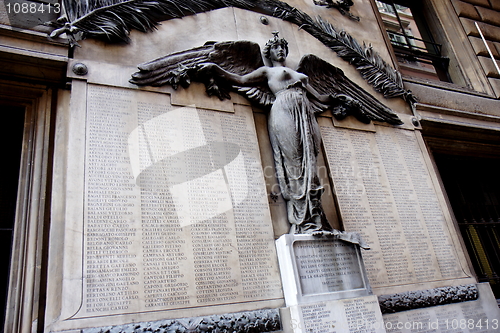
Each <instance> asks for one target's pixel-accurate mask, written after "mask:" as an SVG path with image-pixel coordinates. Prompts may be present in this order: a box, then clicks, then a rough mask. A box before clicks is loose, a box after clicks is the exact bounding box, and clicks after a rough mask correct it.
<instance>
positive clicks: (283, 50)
mask: <svg viewBox="0 0 500 333" xmlns="http://www.w3.org/2000/svg"><path fill="white" fill-rule="evenodd" d="M273 34H274V38H272V39H270V40H269V41H268V42H267V43H266V45H265V46H264V56H265V57H266V58H267V59H270V60H273V61H278V62H283V61H285V59H286V56H287V55H288V42H287V41H286V39H284V38H279V37H278V34H279V32H277V31H275V32H273Z"/></svg>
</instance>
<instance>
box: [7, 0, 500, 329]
mask: <svg viewBox="0 0 500 333" xmlns="http://www.w3.org/2000/svg"><path fill="white" fill-rule="evenodd" d="M121 2H123V1H109V2H107V3H105V2H102V3H100V2H97V1H75V2H70V1H68V2H65V1H58V0H40V1H35V0H33V1H29V0H1V1H0V39H1V42H0V58H1V59H2V62H3V66H1V68H0V86H1V89H0V95H1V100H0V104H1V106H2V110H3V111H4V115H5V116H6V117H7V118H9V119H8V121H6V122H5V124H6V125H7V126H6V130H4V131H3V134H2V135H3V136H4V138H5V140H4V142H5V143H6V145H5V147H6V150H7V158H6V159H4V161H5V162H4V163H3V166H2V168H5V173H4V174H5V177H4V178H3V181H2V182H3V184H2V186H1V187H0V188H1V191H2V193H1V196H2V199H1V203H2V219H1V221H2V224H3V226H2V228H1V229H0V230H1V235H2V244H3V247H4V253H6V254H7V253H8V255H5V256H4V265H3V267H4V268H3V271H2V276H1V281H2V282H1V283H2V287H1V288H2V290H3V294H2V296H1V297H0V298H1V299H2V301H3V302H4V303H3V306H4V309H5V311H4V317H3V319H2V320H3V321H4V332H106V329H111V327H114V329H115V330H116V331H117V332H118V331H120V330H121V331H123V332H129V331H131V332H132V331H133V330H134V329H142V331H147V330H146V329H147V327H155V326H154V325H156V326H157V329H158V332H160V331H161V332H163V331H165V332H191V331H192V332H216V328H217V325H219V328H220V329H222V328H221V327H222V326H221V325H223V324H222V319H220V318H222V317H220V316H223V315H226V314H241V313H245V314H244V315H233V316H232V317H231V316H229V315H228V317H227V318H229V319H224V320H226V321H227V323H226V322H225V323H224V325H227V329H229V327H232V329H233V330H236V331H238V332H240V331H241V332H248V331H252V329H253V330H254V331H262V332H263V331H278V330H281V331H284V332H299V329H302V328H300V327H299V326H300V325H302V324H301V323H300V322H296V321H294V320H295V319H293V318H295V317H293V311H295V310H286V309H294V308H293V306H289V305H287V303H286V302H285V296H284V294H283V288H282V283H283V269H284V268H283V267H282V266H281V263H280V264H278V258H277V255H276V249H275V247H274V240H275V239H278V238H280V237H281V236H282V235H284V234H287V233H288V231H289V228H290V225H289V222H288V220H289V213H288V214H287V203H286V200H285V198H284V196H283V195H282V194H281V192H280V187H279V185H278V183H279V182H278V180H277V179H276V176H275V175H276V171H275V164H274V161H273V150H272V146H271V144H272V143H271V142H270V140H271V139H270V138H269V128H268V112H269V110H268V109H266V106H265V105H264V106H263V105H262V104H259V103H255V102H253V101H252V102H251V101H250V100H251V99H252V98H253V97H250V98H245V97H242V96H241V95H239V94H237V93H238V91H235V90H234V88H233V89H232V90H231V92H230V93H229V92H228V94H229V95H230V96H231V99H230V100H229V99H224V98H221V99H219V98H217V97H215V96H211V97H210V96H207V92H206V91H205V90H207V91H208V92H209V91H210V89H208V87H209V86H210V84H212V86H213V83H214V82H208V83H207V82H203V77H201V76H200V77H201V79H200V78H197V77H196V76H192V77H193V80H192V81H193V82H191V80H190V79H191V77H189V75H192V74H191V73H192V72H191V71H192V70H193V69H190V71H189V72H186V73H188V74H187V75H188V79H186V77H185V76H182V75H180V74H179V75H178V76H177V77H176V80H177V81H175V80H174V81H175V82H174V81H172V80H170V78H169V80H170V81H168V82H167V83H168V84H157V85H156V86H150V85H147V84H145V85H137V84H134V83H133V80H132V82H131V81H130V80H131V78H132V75H133V74H134V73H136V72H138V71H139V69H138V68H137V67H138V66H140V67H139V68H140V69H141V70H143V68H147V67H148V65H147V64H148V63H150V62H152V61H155V59H160V58H162V57H165V56H166V55H171V54H183V55H184V54H185V52H187V50H189V51H190V52H191V51H192V50H195V51H193V52H198V51H197V50H201V47H202V46H203V47H205V48H208V47H211V46H210V45H213V44H214V43H208V44H206V43H207V42H224V41H230V42H234V41H243V40H246V41H251V42H253V43H256V44H258V45H260V48H261V49H263V48H264V45H265V43H266V42H267V41H268V40H269V39H270V38H272V36H273V34H272V33H273V32H274V31H279V34H280V37H283V38H285V39H286V40H287V41H288V50H289V54H288V58H287V60H286V66H287V67H288V68H293V69H295V68H297V66H300V65H301V64H303V62H302V60H301V59H302V57H303V56H304V55H306V54H313V55H315V56H317V57H319V58H321V59H323V60H324V61H326V62H327V63H329V64H331V65H332V66H334V67H336V68H338V69H340V70H341V71H342V72H343V73H344V74H345V77H347V78H348V79H349V80H350V81H352V82H354V84H355V85H356V87H358V88H356V89H358V90H356V91H357V92H355V93H353V95H349V94H350V93H351V91H350V90H346V92H345V94H346V95H349V96H351V97H353V98H354V99H356V98H361V97H356V96H361V95H359V93H358V92H359V91H363V92H367V93H368V94H369V95H371V96H373V97H374V99H375V100H376V101H377V102H378V103H381V104H382V105H383V106H384V107H385V108H388V109H390V110H392V111H393V112H394V113H396V114H397V116H398V117H399V119H400V120H401V122H402V124H401V125H390V124H387V122H384V121H377V120H375V121H371V122H370V121H368V122H369V123H366V121H365V122H362V121H359V120H358V119H356V118H355V117H354V116H352V115H351V116H348V117H346V118H345V119H337V118H336V117H335V114H334V113H335V112H332V110H331V108H330V110H327V111H325V112H323V113H320V114H318V116H317V121H318V125H319V128H320V129H321V136H322V143H321V145H320V149H319V152H318V153H317V156H318V157H317V164H318V177H319V180H320V182H321V184H322V187H323V188H324V193H323V195H322V197H321V202H322V205H323V209H324V215H325V217H326V219H327V220H328V221H329V222H330V224H331V225H332V227H333V228H335V229H339V230H345V231H348V232H357V233H358V234H360V235H361V236H362V237H363V238H364V239H365V241H366V242H367V243H368V244H369V245H370V247H371V250H362V255H363V259H364V266H365V268H366V274H367V276H368V280H369V283H370V285H371V293H372V294H373V295H375V296H377V297H378V301H379V303H380V307H381V308H382V314H383V318H384V319H383V320H384V322H383V323H382V324H381V325H382V329H385V330H386V331H394V332H399V331H401V332H406V331H408V332H409V331H410V329H409V328H408V327H404V324H405V323H410V322H411V323H415V322H419V323H422V322H425V323H428V324H430V323H431V322H432V323H433V322H439V327H438V328H435V329H436V331H446V329H455V328H458V327H452V326H446V325H448V324H449V325H452V323H457V324H460V323H467V324H470V323H472V322H473V323H474V327H466V328H465V329H469V331H470V332H474V331H481V329H486V331H492V332H493V331H495V330H496V329H497V328H498V327H497V326H494V324H492V323H497V324H498V320H499V319H500V318H499V316H498V307H497V303H496V302H495V299H496V300H498V299H500V289H499V288H500V287H499V286H500V277H499V274H500V233H499V231H498V227H497V225H498V224H499V223H500V176H499V175H498V170H499V166H500V133H499V131H500V100H499V98H500V69H499V66H500V1H497V0H444V1H441V0H439V1H438V0H424V1H405V0H401V1H392V0H383V1H382V0H381V1H375V0H355V1H352V2H351V1H338V2H333V1H313V0H293V1H286V2H281V1H202V2H199V1H198V2H196V1H183V2H180V1H152V2H151V3H153V4H152V5H151V7H148V5H143V4H142V2H140V1H131V2H130V5H131V6H132V7H130V8H129V7H127V8H125V7H124V4H120V3H121ZM156 3H158V4H161V6H163V7H161V6H160V5H158V7H154V6H156ZM71 4H72V5H71ZM106 6H109V8H108V7H106ZM134 6H136V7H134ZM140 6H143V7H140ZM100 7H102V8H104V7H106V8H104V9H105V10H104V9H99V8H100ZM138 8H139V9H140V10H142V11H143V12H144V13H148V14H147V15H146V16H148V18H149V19H151V20H152V21H157V22H160V23H161V24H159V25H157V26H155V27H153V25H149V23H147V22H150V21H148V20H144V21H143V20H141V19H138V20H134V19H131V17H134V16H133V14H130V13H131V12H134V10H135V11H138V10H139V9H138ZM103 13H104V14H103ZM85 15H87V16H85ZM106 15H107V16H106ZM65 23H66V25H65ZM138 30H145V32H140V31H138ZM52 32H55V33H53V34H52V36H50V34H51V33H52ZM204 45H205V46H204ZM215 45H217V44H215ZM198 48H199V49H198ZM199 52H201V51H199ZM200 54H201V53H200ZM203 56H204V55H203ZM225 56H227V55H224V56H222V57H225ZM233 56H234V55H233V54H230V55H228V56H227V59H225V60H226V61H227V62H234V60H233V59H232V58H231V57H233ZM234 57H236V56H234ZM238 57H241V58H245V59H247V58H248V59H250V58H251V57H254V58H255V55H254V54H253V53H250V51H248V52H247V51H245V52H241V53H240V54H238ZM254 58H252V59H254ZM169 59H172V58H169ZM190 59H191V58H190ZM193 59H194V58H193ZM207 59H208V60H210V61H212V60H211V59H212V58H207ZM255 59H258V60H255V61H256V62H259V61H261V60H262V57H261V56H258V57H257V58H255ZM181 60H182V59H180V60H179V62H181ZM208 60H207V61H208ZM168 61H171V60H168ZM193 61H194V60H193ZM252 61H253V60H252ZM221 63H222V62H221ZM260 63H261V64H266V65H269V63H268V60H267V59H265V58H263V62H262V61H261V62H260ZM140 64H143V65H140ZM174 64H176V63H175V62H174ZM198 65H199V64H198ZM141 66H142V67H141ZM193 68H194V67H193ZM198 68H199V67H196V68H195V69H196V70H197V69H198ZM156 69H158V68H156ZM160 69H161V68H160ZM182 70H183V68H181V67H179V68H178V71H179V72H180V73H182ZM394 70H395V71H394ZM299 71H300V70H299ZM316 71H317V70H316ZM313 72H314V70H312V72H311V73H313ZM325 72H326V70H325ZM310 76H311V77H312V75H310ZM310 80H311V81H312V78H311V79H310ZM194 81H201V82H194ZM202 83H205V87H203V84H202ZM176 85H179V87H172V86H176ZM216 86H217V85H216ZM221 87H222V86H221ZM174 88H176V89H174ZM206 88H207V89H206ZM221 89H222V88H221ZM353 89H354V88H353ZM319 90H321V88H320V89H319ZM239 92H240V93H241V91H239ZM356 94H358V95H356ZM250 95H251V93H249V94H247V95H246V96H247V97H248V96H250ZM372 119H373V118H372ZM207 152H209V153H207ZM176 161H181V162H176ZM207 161H208V162H207ZM162 177H163V178H162ZM221 189H223V190H221ZM172 221H174V222H175V223H174V222H172ZM210 252H212V253H210ZM160 266H161V267H160ZM159 267H160V268H159ZM280 268H281V270H282V272H281V274H282V275H281V277H280ZM259 274H260V275H259ZM290 274H292V273H290ZM210 281H213V282H210ZM446 288H448V289H446ZM369 289H370V288H369ZM436 293H438V294H439V293H444V294H445V296H443V297H442V298H444V299H446V301H445V303H439V302H438V303H436V301H435V299H434V298H432V297H431V296H428V295H430V294H434V295H435V294H436ZM440 295H441V294H440ZM457 295H458V296H457ZM404 299H406V300H404ZM408 299H410V301H408ZM391 300H392V305H391V304H389V303H390V302H391ZM402 303H404V304H402ZM420 303H425V304H426V305H425V307H424V308H421V307H420V306H421V304H420ZM447 303H458V305H456V304H452V305H450V304H448V305H446V304H447ZM388 304H389V305H388ZM405 304H407V305H408V306H407V307H405V306H406V305H405ZM418 304H420V305H418ZM346 307H347V305H346ZM346 307H344V308H343V309H344V310H345V309H346ZM280 309H281V310H280ZM283 309H285V310H283ZM300 309H301V310H300V311H301V312H300V313H301V314H300V316H301V317H300V318H302V319H303V321H304V323H303V325H305V326H307V325H309V326H307V328H308V329H312V330H313V331H315V330H316V331H318V332H319V331H321V330H325V332H334V331H335V330H334V329H333V328H331V326H332V325H331V323H329V324H328V325H330V326H328V325H327V324H325V321H321V320H317V321H315V320H312V319H307V315H306V313H307V311H306V310H305V309H304V308H300ZM325 309H326V310H325V311H328V306H326V308H325ZM377 309H378V306H377ZM384 309H385V310H384ZM418 309H420V310H418ZM421 309H425V310H421ZM273 311H274V312H273ZM287 311H288V312H287ZM367 311H368V310H367ZM377 311H380V310H377ZM419 311H420V312H419ZM287 313H288V315H287ZM290 313H292V314H290ZM367 313H368V312H367ZM370 313H371V312H370ZM213 316H219V317H220V318H219V319H213ZM287 316H288V317H287ZM419 316H420V317H419ZM210 318H212V319H210ZM290 318H292V319H290ZM332 318H333V317H332ZM419 318H420V319H419ZM339 320H340V319H339ZM471 320H472V321H471ZM231 321H232V323H231ZM243 322H244V323H243ZM314 322H320V323H321V325H326V326H324V327H323V326H321V327H320V326H314V324H313V323H314ZM133 323H135V324H133ZM146 323H149V324H146ZM214 323H215V324H214ZM235 323H236V324H235ZM388 323H389V324H390V325H389V326H390V327H389V326H388ZM397 323H404V324H403V327H398V328H397V329H396V328H394V327H395V326H397ZM351 324H352V323H351ZM351 324H350V325H351ZM478 324H482V325H483V326H484V327H482V328H481V327H479V326H477V325H478ZM148 325H149V326H148ZM151 325H152V326H151ZM162 325H163V326H162ZM176 325H177V326H176ZM210 325H212V326H210ZM231 325H233V326H231ZM235 325H236V326H235ZM238 325H239V326H238ZM252 325H253V326H252ZM259 325H260V326H259ZM266 325H267V326H266ZM311 325H312V326H311ZM318 325H319V324H318ZM392 325H394V327H393V326H392ZM485 325H489V326H488V327H486V326H485ZM327 326H328V327H330V328H325V327H327ZM117 327H121V328H117ZM235 327H239V328H237V329H236V328H235ZM314 327H317V328H314ZM428 328H430V326H429V327H428ZM433 328H434V327H433ZM161 329H163V331H162V330H161ZM168 329H170V330H168ZM398 329H399V330H398ZM405 329H406V331H405ZM425 329H426V328H425V327H424V326H421V327H418V325H417V331H425ZM245 330H246V331H245ZM349 330H353V331H354V330H355V325H354V324H352V325H351V326H349V328H347V329H345V330H340V331H338V332H342V331H345V332H348V331H349ZM221 331H222V330H221Z"/></svg>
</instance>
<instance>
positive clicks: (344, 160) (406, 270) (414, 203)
mask: <svg viewBox="0 0 500 333" xmlns="http://www.w3.org/2000/svg"><path fill="white" fill-rule="evenodd" d="M322 124H323V125H324V126H322V127H321V130H322V136H323V141H324V145H325V148H326V155H327V160H328V163H329V166H330V170H331V173H332V177H333V183H334V187H335V191H336V193H337V197H338V201H339V206H340V211H341V214H342V218H343V221H344V225H345V227H346V230H348V231H355V232H358V233H360V234H361V235H362V236H363V237H364V238H365V240H366V242H367V243H368V244H370V246H371V248H372V249H371V250H370V251H366V252H364V253H363V258H364V260H365V267H366V271H367V274H368V277H369V280H370V284H371V285H372V286H374V287H379V286H389V285H398V284H405V283H418V282H423V281H431V280H440V279H447V278H459V277H464V273H463V272H462V271H461V269H460V266H459V261H458V259H457V257H456V254H455V249H454V247H453V243H452V239H451V236H450V234H449V231H448V230H447V226H446V223H447V222H446V220H445V217H444V215H443V212H442V210H441V209H442V208H441V207H440V205H439V198H438V194H437V193H436V190H435V189H434V186H433V184H432V180H431V177H430V174H429V170H428V168H427V165H426V163H425V160H424V156H423V153H422V151H421V150H420V147H419V143H418V140H417V137H416V134H415V133H414V132H413V131H407V130H400V129H392V128H388V127H383V126H377V132H376V133H371V132H363V131H354V130H348V129H342V128H335V127H333V126H332V125H328V124H327V123H326V122H322Z"/></svg>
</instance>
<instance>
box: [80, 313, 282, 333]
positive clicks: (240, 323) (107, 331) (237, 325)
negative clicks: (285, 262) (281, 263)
mask: <svg viewBox="0 0 500 333" xmlns="http://www.w3.org/2000/svg"><path fill="white" fill-rule="evenodd" d="M280 329H281V320H280V316H279V311H278V310H277V309H270V310H257V311H252V312H240V313H231V314H224V315H213V316H207V317H197V318H183V319H174V320H162V321H154V322H145V323H134V324H125V325H120V326H109V327H99V328H88V329H84V330H83V331H82V333H143V332H144V333H147V332H149V333H222V332H234V333H251V332H274V331H279V330H280Z"/></svg>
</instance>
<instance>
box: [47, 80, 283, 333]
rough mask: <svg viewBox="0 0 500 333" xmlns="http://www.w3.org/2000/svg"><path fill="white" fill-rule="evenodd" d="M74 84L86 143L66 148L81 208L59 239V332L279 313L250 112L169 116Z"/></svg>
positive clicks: (154, 105)
mask: <svg viewBox="0 0 500 333" xmlns="http://www.w3.org/2000/svg"><path fill="white" fill-rule="evenodd" d="M79 86H84V87H83V88H84V89H83V90H82V91H83V92H84V93H85V94H86V95H85V97H86V98H84V103H83V105H86V107H80V108H79V109H78V108H77V109H75V112H76V113H79V116H78V117H75V119H76V118H78V119H80V120H81V121H80V122H79V123H78V124H76V123H75V124H73V125H72V126H73V127H75V128H81V129H82V130H83V132H84V135H83V136H82V137H78V138H76V137H72V136H71V134H70V140H72V141H73V140H77V141H78V142H81V144H80V145H79V146H80V147H84V149H83V150H84V151H83V153H82V160H81V165H78V166H75V168H81V170H82V173H81V175H82V176H83V178H82V179H75V181H77V183H81V184H82V185H83V192H82V193H83V197H81V200H82V201H81V203H79V204H77V203H73V202H72V201H71V200H70V201H69V202H68V203H67V204H68V205H69V206H68V207H75V208H78V209H80V210H78V209H77V210H74V214H73V216H74V219H73V220H72V221H71V230H72V232H70V233H66V237H67V238H66V239H65V241H64V247H65V249H64V253H65V254H68V255H67V261H68V265H67V266H65V267H67V268H71V271H67V270H66V269H63V275H64V278H63V281H62V289H63V290H65V292H63V293H62V297H63V300H62V304H63V305H64V307H63V308H62V309H61V313H62V315H61V317H60V318H62V319H61V322H59V323H57V325H56V326H55V327H57V328H64V329H70V328H71V329H72V328H80V327H91V326H92V325H95V326H99V325H103V324H104V325H109V324H113V323H114V324H121V323H126V322H127V318H128V320H129V321H134V319H133V318H134V317H135V316H137V315H138V314H142V316H143V317H142V318H147V319H151V320H154V319H155V318H156V319H159V318H161V319H165V318H180V317H182V316H183V315H184V316H185V315H186V313H181V312H179V310H183V309H184V310H189V311H188V312H187V313H188V314H189V315H191V316H193V315H194V316H196V315H203V314H207V313H212V314H213V313H224V312H231V310H232V311H233V312H234V311H235V310H236V311H245V310H253V309H258V308H263V307H276V306H279V304H280V303H281V302H282V290H281V281H280V276H279V272H278V265H277V259H276V250H275V247H274V238H273V230H272V223H271V218H270V214H269V207H268V203H267V195H266V190H265V185H264V182H263V175H262V168H261V161H260V155H259V148H258V143H257V138H256V132H255V125H254V120H253V115H252V110H251V108H250V107H248V106H243V105H234V113H228V112H217V111H212V110H206V109H201V108H195V107H177V106H173V105H172V104H171V102H170V95H169V94H165V93H155V92H146V91H138V90H132V89H125V88H117V87H110V86H104V85H97V84H85V83H82V84H81V85H79ZM80 132H81V130H80ZM82 139H83V142H82ZM75 146H78V145H75ZM71 153H72V154H76V155H78V154H77V153H76V151H73V152H71ZM65 260H66V256H65ZM70 290H73V291H76V292H69V291H70ZM266 302H267V303H266ZM232 304H238V305H237V306H235V307H232V306H231V305H232ZM245 304H246V305H245ZM224 305H226V307H225V308H224V307H223V306H224ZM221 306H222V307H221ZM210 307H212V309H210ZM207 308H208V310H207ZM169 310H174V311H173V312H171V313H170V312H169ZM89 325H90V326H89Z"/></svg>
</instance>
